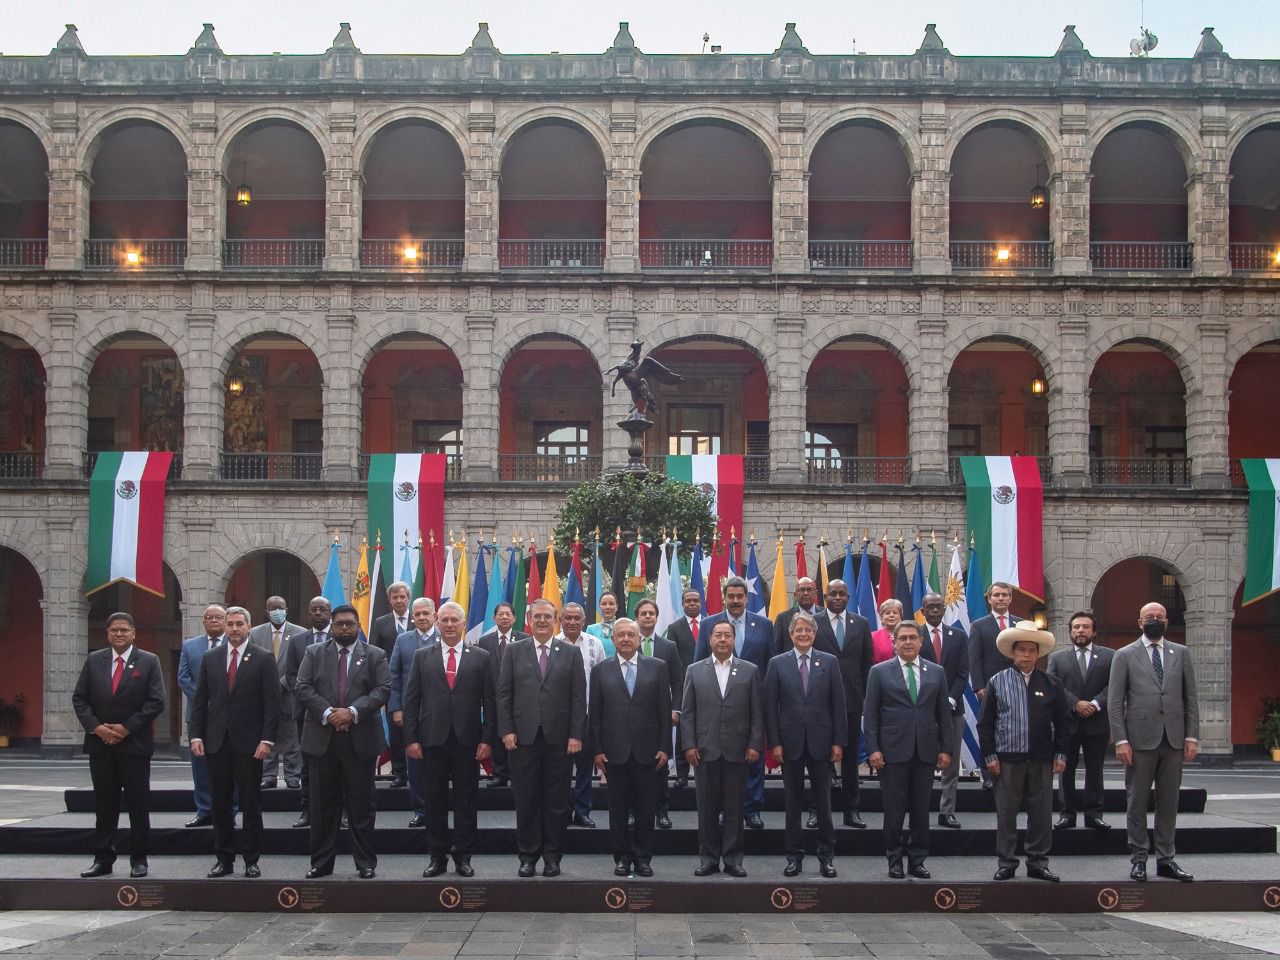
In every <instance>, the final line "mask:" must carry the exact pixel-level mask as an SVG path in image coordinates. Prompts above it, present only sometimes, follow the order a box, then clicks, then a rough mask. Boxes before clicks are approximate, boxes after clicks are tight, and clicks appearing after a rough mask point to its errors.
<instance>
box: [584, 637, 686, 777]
mask: <svg viewBox="0 0 1280 960" xmlns="http://www.w3.org/2000/svg"><path fill="white" fill-rule="evenodd" d="M671 709H672V708H671V681H670V674H669V672H668V669H667V665H666V664H664V663H662V662H661V661H659V660H658V658H657V657H646V656H642V655H641V654H640V653H638V652H637V654H636V687H635V693H634V694H628V693H627V684H626V681H624V680H623V679H622V664H620V663H619V662H618V658H617V657H616V656H613V657H609V658H608V659H605V660H601V661H600V662H599V663H597V664H596V665H595V666H594V667H592V669H591V707H590V711H591V712H590V730H591V749H592V751H593V752H594V753H603V754H604V755H605V756H606V757H607V758H608V761H609V762H610V763H626V762H627V761H628V760H636V761H637V762H639V763H649V764H653V763H655V762H656V761H655V759H654V758H655V757H656V756H657V754H658V751H659V750H661V751H662V752H663V753H667V754H669V753H670V752H671Z"/></svg>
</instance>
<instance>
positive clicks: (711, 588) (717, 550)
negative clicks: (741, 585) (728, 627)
mask: <svg viewBox="0 0 1280 960" xmlns="http://www.w3.org/2000/svg"><path fill="white" fill-rule="evenodd" d="M728 573H729V551H728V549H727V548H726V547H725V545H724V544H723V543H722V542H721V541H720V540H719V538H717V537H712V538H711V569H710V570H709V571H708V573H707V605H706V608H705V610H706V614H707V616H710V617H714V616H715V615H716V614H717V613H719V612H720V611H721V610H723V609H724V580H725V577H726V576H727V575H728Z"/></svg>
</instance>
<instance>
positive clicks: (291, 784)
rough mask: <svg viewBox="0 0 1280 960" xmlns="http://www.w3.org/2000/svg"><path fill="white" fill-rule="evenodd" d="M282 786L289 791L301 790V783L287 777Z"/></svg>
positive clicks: (294, 778) (296, 779)
mask: <svg viewBox="0 0 1280 960" xmlns="http://www.w3.org/2000/svg"><path fill="white" fill-rule="evenodd" d="M284 785H285V786H286V787H288V788H289V789H290V790H301V789H302V781H301V780H299V779H298V778H297V777H289V778H288V779H287V780H285V782H284Z"/></svg>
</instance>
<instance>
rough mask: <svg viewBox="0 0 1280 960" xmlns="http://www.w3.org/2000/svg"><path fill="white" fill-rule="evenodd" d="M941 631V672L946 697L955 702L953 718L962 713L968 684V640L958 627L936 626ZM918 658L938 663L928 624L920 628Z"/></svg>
mask: <svg viewBox="0 0 1280 960" xmlns="http://www.w3.org/2000/svg"><path fill="white" fill-rule="evenodd" d="M938 629H939V630H941V631H942V659H943V661H944V662H943V663H941V664H939V666H941V667H942V672H943V673H945V674H946V675H947V696H948V697H950V698H951V699H952V700H954V701H955V702H956V705H955V706H954V707H952V708H951V713H952V714H953V715H954V716H957V717H958V716H960V715H962V714H963V713H964V688H965V687H966V686H968V684H969V638H968V637H966V636H965V635H964V631H963V630H961V629H960V628H959V627H952V626H948V625H947V624H945V623H941V624H939V625H938ZM920 640H921V645H920V656H922V657H924V658H925V659H926V660H932V661H933V662H934V663H938V654H937V651H935V650H934V649H933V627H931V626H929V624H927V623H925V624H921V626H920Z"/></svg>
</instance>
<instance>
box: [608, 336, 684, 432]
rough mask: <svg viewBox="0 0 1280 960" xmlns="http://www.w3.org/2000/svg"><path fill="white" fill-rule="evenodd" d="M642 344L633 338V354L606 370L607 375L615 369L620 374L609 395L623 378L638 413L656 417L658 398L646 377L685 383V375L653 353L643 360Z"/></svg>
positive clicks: (659, 380)
mask: <svg viewBox="0 0 1280 960" xmlns="http://www.w3.org/2000/svg"><path fill="white" fill-rule="evenodd" d="M641 346H643V343H642V342H641V341H639V340H632V341H631V355H630V356H628V357H627V359H626V360H624V361H622V363H620V364H618V365H617V366H616V367H610V368H609V369H608V370H606V371H605V376H608V375H609V374H611V373H613V372H614V371H615V370H616V371H618V375H617V376H616V377H614V378H613V388H612V389H611V390H610V391H609V396H613V395H614V393H615V392H616V391H617V389H618V381H619V380H621V381H622V382H623V383H625V384H626V385H627V389H628V390H630V391H631V405H632V406H633V407H634V408H635V411H636V413H638V414H640V415H641V416H644V417H654V416H657V413H658V399H657V397H655V396H654V395H653V391H652V390H650V389H649V381H648V380H646V379H645V378H646V377H653V379H655V380H657V381H658V382H659V383H683V382H684V377H682V376H680V375H679V374H678V373H675V372H674V371H672V370H671V369H669V368H668V367H666V366H664V365H663V364H662V363H661V362H659V361H657V360H655V359H654V358H653V356H652V355H650V356H647V357H645V358H644V359H643V360H641V359H640V348H641Z"/></svg>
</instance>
